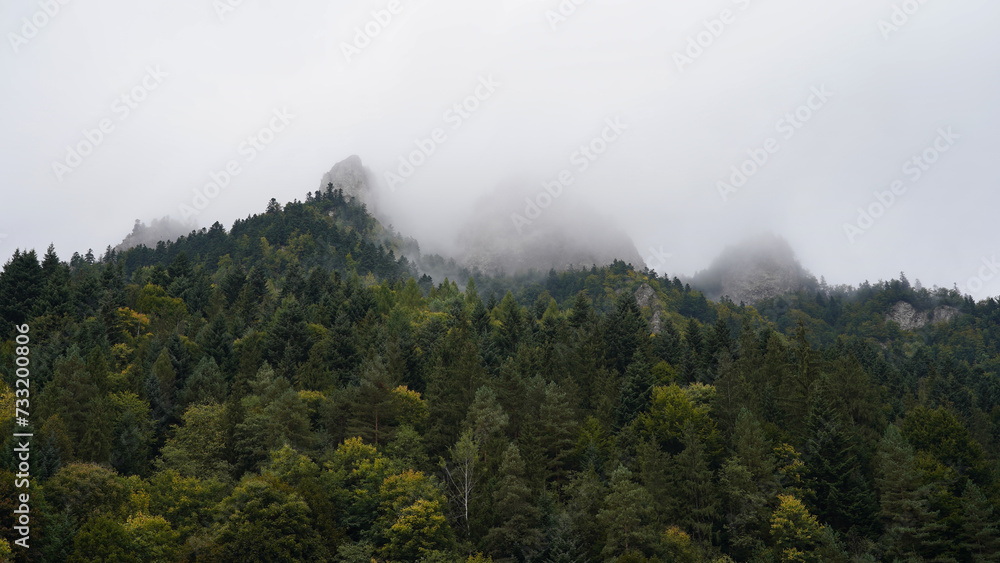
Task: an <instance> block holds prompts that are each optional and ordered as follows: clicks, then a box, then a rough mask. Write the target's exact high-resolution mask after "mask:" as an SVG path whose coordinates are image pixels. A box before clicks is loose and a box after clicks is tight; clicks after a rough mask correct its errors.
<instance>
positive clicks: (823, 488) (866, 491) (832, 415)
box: [803, 380, 877, 534]
mask: <svg viewBox="0 0 1000 563" xmlns="http://www.w3.org/2000/svg"><path fill="white" fill-rule="evenodd" d="M827 389H828V387H827V385H826V384H825V380H824V381H821V382H820V385H819V390H818V391H817V392H816V394H815V397H814V398H813V403H812V407H811V409H810V414H809V425H808V429H809V430H808V431H809V439H808V441H807V442H806V447H805V451H804V452H803V457H804V461H805V463H806V467H807V468H808V485H809V488H810V489H811V490H812V491H813V493H814V494H815V496H814V497H813V499H814V502H813V503H812V505H813V507H814V512H816V514H817V515H818V516H819V517H820V518H821V519H822V520H823V521H824V522H827V523H828V524H830V525H831V526H833V528H834V529H836V530H838V531H841V532H847V531H848V530H850V529H851V528H852V527H854V526H857V527H858V531H861V532H863V533H864V534H867V533H870V532H871V530H873V529H874V518H875V513H876V511H877V505H876V500H875V496H874V494H873V493H872V491H871V489H870V488H869V486H868V483H867V481H866V479H865V478H864V471H863V466H862V463H861V461H860V460H859V458H858V455H857V452H856V450H855V447H854V445H853V441H852V440H851V437H850V436H849V435H848V434H847V432H846V430H845V429H844V422H843V420H842V419H841V417H840V416H838V414H837V413H836V412H835V411H834V410H833V407H832V401H831V399H829V398H828V397H829V394H828V392H827Z"/></svg>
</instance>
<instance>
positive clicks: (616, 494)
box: [597, 465, 656, 559]
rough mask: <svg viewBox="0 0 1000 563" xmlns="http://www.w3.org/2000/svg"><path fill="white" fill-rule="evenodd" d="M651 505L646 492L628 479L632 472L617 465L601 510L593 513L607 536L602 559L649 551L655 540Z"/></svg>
mask: <svg viewBox="0 0 1000 563" xmlns="http://www.w3.org/2000/svg"><path fill="white" fill-rule="evenodd" d="M652 505H653V499H651V498H650V497H649V493H648V492H646V489H644V488H643V487H642V486H641V485H639V484H638V483H636V482H635V481H633V480H632V472H631V471H629V470H628V468H626V467H625V466H624V465H619V466H618V469H615V471H614V472H613V473H612V474H611V487H610V490H609V491H608V496H607V497H606V498H605V499H604V508H602V509H601V510H600V512H598V514H597V521H598V523H599V524H600V525H601V526H602V527H603V528H604V529H605V530H606V533H607V540H606V542H605V544H604V550H603V551H602V554H603V555H604V557H605V558H609V559H610V558H613V557H616V556H619V555H622V554H624V553H627V552H629V551H631V550H637V551H645V552H647V553H648V552H650V551H652V547H653V545H654V543H655V541H656V538H655V535H656V534H655V531H654V529H653V527H652V524H653V521H654V520H653V518H654V512H653V508H652Z"/></svg>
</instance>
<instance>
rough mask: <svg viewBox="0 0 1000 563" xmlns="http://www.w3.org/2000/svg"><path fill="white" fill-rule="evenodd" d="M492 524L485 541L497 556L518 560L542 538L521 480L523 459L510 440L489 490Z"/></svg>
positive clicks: (534, 547) (522, 558) (535, 512)
mask: <svg viewBox="0 0 1000 563" xmlns="http://www.w3.org/2000/svg"><path fill="white" fill-rule="evenodd" d="M493 512H494V514H495V517H496V525H495V526H494V527H493V528H491V529H490V531H489V533H488V534H487V536H486V542H487V543H488V544H489V545H490V546H491V551H493V553H494V554H495V555H497V556H499V557H516V558H517V559H518V560H519V561H521V560H524V559H525V558H526V557H527V556H528V555H530V554H532V553H534V552H535V551H536V550H537V549H538V546H539V543H540V541H541V538H542V533H541V527H540V516H541V515H540V513H539V510H538V507H537V506H535V503H534V498H532V494H531V490H530V488H529V487H528V485H527V482H526V481H525V474H524V461H523V460H522V459H521V454H520V451H519V450H518V447H517V444H514V443H511V444H510V445H509V446H507V449H506V451H504V454H503V461H502V462H501V464H500V483H499V484H498V486H497V489H496V491H495V492H494V493H493Z"/></svg>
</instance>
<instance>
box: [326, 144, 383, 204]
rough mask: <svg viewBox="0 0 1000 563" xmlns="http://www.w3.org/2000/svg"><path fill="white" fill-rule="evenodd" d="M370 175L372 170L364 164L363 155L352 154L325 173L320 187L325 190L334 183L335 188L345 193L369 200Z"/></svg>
mask: <svg viewBox="0 0 1000 563" xmlns="http://www.w3.org/2000/svg"><path fill="white" fill-rule="evenodd" d="M369 177H370V172H369V171H368V169H367V168H365V166H364V164H362V162H361V157H359V156H358V155H356V154H352V155H351V156H349V157H347V158H345V159H344V160H341V161H340V162H338V163H337V164H334V165H333V168H331V169H330V171H329V172H327V173H326V174H323V178H322V179H321V180H320V182H319V188H320V190H325V189H326V187H327V185H329V184H333V189H335V190H336V189H342V190H344V195H347V196H351V197H353V198H355V199H358V200H361V201H365V202H368V200H369V199H370V198H371V195H372V192H371V189H370V185H371V184H370V183H369Z"/></svg>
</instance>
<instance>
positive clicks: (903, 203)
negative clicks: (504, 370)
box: [0, 0, 1000, 297]
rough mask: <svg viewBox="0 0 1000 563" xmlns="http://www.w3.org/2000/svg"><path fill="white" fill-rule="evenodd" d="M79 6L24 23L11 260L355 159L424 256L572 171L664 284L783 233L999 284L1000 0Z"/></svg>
mask: <svg viewBox="0 0 1000 563" xmlns="http://www.w3.org/2000/svg"><path fill="white" fill-rule="evenodd" d="M62 2H64V3H65V4H63V3H61V2H60V0H35V1H30V2H29V1H24V0H11V1H9V2H6V3H5V5H4V9H3V10H4V11H3V14H2V16H0V31H2V32H3V33H4V37H5V44H4V45H2V46H0V74H2V76H3V77H4V78H3V82H2V83H0V128H2V130H3V131H4V135H3V138H2V141H0V142H2V150H0V189H2V190H3V199H2V201H3V203H2V207H0V259H2V260H4V261H6V259H7V258H8V257H9V256H10V254H11V253H13V251H14V249H15V248H36V249H38V250H40V251H44V248H45V247H46V246H47V245H48V244H49V243H50V242H53V243H55V245H56V249H57V251H58V252H59V254H60V256H61V257H62V258H64V259H68V258H69V256H70V255H71V254H72V253H73V252H74V251H79V252H81V253H82V252H85V251H86V250H87V248H89V247H92V248H94V250H95V252H96V251H103V249H104V248H105V247H106V246H107V245H109V244H111V245H114V244H116V243H118V242H120V241H121V239H122V238H123V237H124V235H125V234H127V233H128V232H129V231H130V230H131V227H132V223H133V221H134V220H135V219H142V220H144V221H146V222H147V223H149V221H150V220H151V219H153V218H155V217H161V216H163V215H167V214H170V215H172V216H174V217H177V216H179V215H182V214H183V213H184V211H185V209H184V208H182V207H181V206H185V205H186V206H189V207H190V208H191V209H194V208H195V207H197V206H203V207H204V208H203V209H201V210H200V212H199V213H198V214H197V215H196V216H195V217H194V220H196V221H197V223H198V224H199V226H207V225H210V224H211V223H212V222H214V221H216V220H218V221H221V222H222V223H223V224H224V225H226V227H227V228H228V227H230V226H231V225H232V222H233V220H234V219H236V218H238V217H245V216H247V215H248V214H251V213H256V212H261V211H262V210H263V209H264V207H265V205H266V202H267V200H269V199H270V198H271V197H275V198H277V199H278V200H279V201H281V202H285V201H288V200H291V199H293V198H299V199H304V197H305V193H306V192H307V191H310V190H314V189H316V188H317V187H318V185H319V179H320V177H321V176H322V174H323V173H324V172H326V171H327V170H329V169H330V167H331V166H332V165H333V164H334V163H336V162H337V161H339V160H342V159H343V158H345V157H347V156H348V155H351V154H358V155H360V156H361V158H362V160H363V161H364V162H365V164H366V165H367V166H369V167H370V168H371V169H372V170H373V171H374V172H376V173H377V174H378V175H379V177H380V178H381V179H382V181H383V184H384V186H383V187H387V186H388V185H389V184H392V187H393V188H394V189H393V190H388V191H386V192H385V193H384V194H383V197H382V203H383V205H384V206H385V209H386V211H387V212H388V213H389V214H390V215H391V216H392V217H393V220H394V225H395V227H396V228H397V229H399V230H401V231H403V232H404V234H409V235H413V236H416V237H417V238H418V240H420V241H421V244H422V247H423V248H424V249H425V250H430V251H435V250H440V251H447V250H448V249H449V248H450V243H451V241H452V240H453V239H454V236H455V233H456V232H457V231H458V230H459V228H460V227H461V226H462V223H463V221H462V216H463V214H465V213H467V212H468V210H470V209H472V208H473V206H474V204H475V202H476V200H477V199H478V198H479V197H480V196H481V194H483V193H485V192H487V191H489V190H491V189H493V188H494V187H495V186H496V185H497V184H499V183H502V182H504V181H505V179H508V178H511V177H517V178H521V179H525V178H527V179H533V180H530V181H534V182H536V183H537V189H538V191H539V193H542V191H543V188H542V183H543V182H551V181H554V180H557V179H558V176H559V174H560V172H562V171H564V170H565V171H568V172H569V176H568V177H569V178H571V179H572V184H569V185H567V186H565V189H563V190H562V191H559V192H557V193H558V194H559V195H558V197H556V198H554V199H552V200H551V203H549V201H544V196H543V201H542V203H546V204H550V205H560V204H563V203H564V201H565V200H566V199H579V200H581V201H587V202H590V203H591V204H592V205H594V206H595V207H597V208H598V209H599V210H600V211H601V212H603V213H606V214H607V215H608V216H609V217H610V218H613V219H614V220H616V221H617V222H618V223H619V224H620V225H621V226H622V227H623V228H624V229H625V230H626V231H627V232H628V234H629V235H631V236H632V237H633V239H634V240H635V243H636V246H637V248H638V249H639V252H640V253H641V254H642V255H643V256H645V257H648V258H647V259H648V261H649V262H650V265H651V266H652V267H655V268H656V269H657V270H658V271H661V272H663V271H665V272H668V273H671V274H693V273H694V272H695V271H697V270H699V269H702V268H705V267H706V266H707V265H708V264H709V263H710V262H711V260H712V258H714V256H715V255H716V254H718V253H719V252H720V251H721V250H722V248H723V247H724V246H726V245H727V244H733V243H735V242H736V241H738V240H739V239H740V238H741V237H742V236H745V235H747V234H753V233H756V232H759V231H762V230H770V231H773V232H775V233H777V234H780V235H783V236H784V237H786V238H787V239H788V240H789V242H790V243H791V245H792V246H793V248H794V249H795V250H796V252H797V253H798V255H799V257H800V259H801V261H802V262H803V265H804V266H806V267H807V268H808V269H810V270H811V271H812V272H813V273H815V274H816V275H817V276H819V275H824V276H825V277H826V278H827V280H828V281H829V282H831V283H850V284H857V283H859V282H862V281H864V280H865V279H868V280H871V281H875V280H877V279H879V278H884V279H888V278H890V277H893V276H896V275H898V273H899V271H901V270H905V271H906V273H907V275H908V277H909V278H910V280H911V281H913V280H914V279H916V278H919V279H920V280H921V281H922V282H923V283H924V285H926V286H930V285H933V284H937V285H942V286H947V287H951V285H952V284H953V283H956V282H957V283H959V285H960V286H962V287H963V288H965V289H966V291H968V292H970V293H972V294H973V295H975V296H976V297H986V296H988V295H997V294H1000V273H995V272H994V271H993V270H995V269H997V267H996V266H995V265H994V266H993V267H992V268H990V267H988V266H987V265H986V264H987V263H991V262H992V258H993V257H994V256H998V255H1000V234H998V233H1000V230H998V228H997V219H998V210H1000V191H998V190H997V183H998V181H997V174H996V170H995V167H996V162H997V158H996V155H997V153H998V149H1000V142H998V140H997V139H998V138H997V135H996V132H997V131H998V129H1000V127H998V126H1000V123H998V116H1000V110H998V105H997V100H998V99H1000V73H998V70H1000V33H997V26H998V24H1000V4H998V3H997V2H995V1H987V0H948V1H945V0H925V1H923V2H922V3H921V2H918V1H917V0H906V1H903V0H840V1H838V2H817V1H815V0H812V1H805V2H803V1H802V0H712V1H708V2H671V1H667V2H663V1H655V0H634V1H611V0H562V1H560V0H495V1H492V2H470V1H468V0H462V1H459V0H438V1H432V0H392V1H390V0H364V1H359V2H351V3H347V2H319V1H312V0H301V1H297V2H277V1H274V0H242V1H240V0H175V1H173V2H170V3H162V4H158V5H156V6H155V7H152V6H151V5H150V4H149V3H145V2H127V1H124V0H94V1H90V2H82V1H77V0H62ZM237 4H238V5H237ZM234 5H235V6H234ZM456 104H459V106H460V107H459V108H456V107H455V105H456ZM463 105H464V106H465V107H461V106H463ZM608 123H616V124H617V125H616V127H615V128H610V126H609V125H608ZM102 127H103V128H104V129H105V131H101V128H102ZM602 135H603V136H604V138H603V139H601V137H602ZM251 137H254V139H253V140H248V138H251ZM612 139H613V140H612ZM416 140H423V141H422V144H423V146H424V152H431V148H433V153H432V154H430V155H429V156H423V155H414V156H411V152H412V151H414V150H419V149H418V146H417V143H415V141H416ZM91 145H93V146H92V148H91ZM255 145H256V148H255V147H254V146H255ZM581 145H588V146H590V147H591V149H590V151H592V152H590V155H591V156H590V157H587V156H586V155H584V153H583V152H578V151H580V147H581ZM68 147H73V150H72V151H71V150H69V148H68ZM88 149H90V150H88ZM599 151H603V153H601V154H597V152H599ZM401 157H402V158H404V159H405V158H409V159H410V160H411V161H412V162H415V163H419V165H417V166H413V171H412V173H410V174H409V177H407V178H403V173H409V172H410V171H409V170H408V169H407V167H406V166H403V167H402V168H403V169H402V170H400V166H401V165H400V159H401ZM753 158H756V159H757V162H753ZM765 158H766V160H765ZM914 158H917V159H918V160H913V159H914ZM581 159H582V160H581ZM748 159H750V161H749V162H747V160H748ZM584 161H586V162H587V164H586V167H584V164H583V162H584ZM227 166H229V167H232V168H231V172H227V173H225V174H220V172H222V171H224V170H226V168H227ZM734 167H735V170H739V169H740V168H742V169H743V170H744V173H745V174H744V176H742V177H741V175H740V174H738V173H735V172H734ZM232 171H236V172H235V173H232ZM387 172H392V173H396V174H400V178H403V181H401V182H399V181H397V180H398V179H393V178H392V177H387V176H386V173H387ZM213 174H215V177H216V178H217V179H220V180H221V181H223V182H224V181H225V176H226V175H229V176H230V179H229V181H228V185H227V186H226V187H225V188H223V189H221V190H219V193H218V194H217V195H215V197H205V199H204V200H203V201H199V199H198V198H197V197H196V196H195V194H194V191H193V190H195V189H199V190H202V191H203V192H204V190H205V189H206V188H205V185H206V184H207V183H209V182H211V181H212V175H213ZM734 176H735V177H734ZM720 182H725V183H726V184H727V185H725V186H724V185H721V184H720ZM734 182H735V183H734ZM893 189H895V191H896V193H893ZM875 192H880V195H878V196H876V193H875ZM882 192H884V193H882ZM209 195H212V194H209ZM880 200H881V201H880ZM195 204H198V205H195ZM525 205H526V206H527V204H525ZM859 208H862V209H865V210H866V214H870V215H869V216H868V217H862V216H860V214H859ZM513 211H519V212H521V213H524V212H525V210H524V209H521V210H513ZM543 212H544V211H543ZM871 215H876V216H871ZM984 261H985V262H984ZM970 280H972V282H971V283H970Z"/></svg>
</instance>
